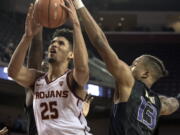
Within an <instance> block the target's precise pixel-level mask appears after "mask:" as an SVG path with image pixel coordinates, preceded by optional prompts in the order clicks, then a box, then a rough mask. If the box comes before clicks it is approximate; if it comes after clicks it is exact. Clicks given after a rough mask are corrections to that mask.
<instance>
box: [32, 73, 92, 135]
mask: <svg viewBox="0 0 180 135" xmlns="http://www.w3.org/2000/svg"><path fill="white" fill-rule="evenodd" d="M68 73H69V72H68ZM68 73H66V74H64V75H63V76H61V77H59V78H57V79H56V80H54V81H53V82H48V81H47V75H44V76H42V77H40V78H39V79H37V81H36V82H35V86H34V87H35V88H34V99H33V109H34V116H35V120H36V126H37V130H38V135H90V133H88V132H89V127H87V121H86V119H85V117H84V115H83V113H82V103H83V101H82V100H80V99H79V98H77V97H76V96H75V94H74V93H73V92H72V91H71V90H70V88H69V87H68V83H67V75H68Z"/></svg>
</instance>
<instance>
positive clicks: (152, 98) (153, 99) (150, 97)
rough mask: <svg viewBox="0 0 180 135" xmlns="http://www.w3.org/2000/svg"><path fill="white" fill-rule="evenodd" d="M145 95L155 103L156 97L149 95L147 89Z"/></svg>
mask: <svg viewBox="0 0 180 135" xmlns="http://www.w3.org/2000/svg"><path fill="white" fill-rule="evenodd" d="M145 96H146V97H147V98H148V99H149V100H150V101H151V103H153V104H155V98H154V97H152V96H149V94H148V92H147V91H146V95H145Z"/></svg>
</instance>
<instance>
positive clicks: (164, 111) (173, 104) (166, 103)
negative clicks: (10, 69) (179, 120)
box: [159, 96, 179, 115]
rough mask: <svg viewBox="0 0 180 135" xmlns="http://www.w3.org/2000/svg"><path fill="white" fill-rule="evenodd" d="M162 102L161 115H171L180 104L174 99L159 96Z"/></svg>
mask: <svg viewBox="0 0 180 135" xmlns="http://www.w3.org/2000/svg"><path fill="white" fill-rule="evenodd" d="M159 98H160V101H161V112H160V115H170V114H172V113H174V112H175V111H176V110H178V108H179V102H178V100H177V99H176V98H174V97H166V96H159Z"/></svg>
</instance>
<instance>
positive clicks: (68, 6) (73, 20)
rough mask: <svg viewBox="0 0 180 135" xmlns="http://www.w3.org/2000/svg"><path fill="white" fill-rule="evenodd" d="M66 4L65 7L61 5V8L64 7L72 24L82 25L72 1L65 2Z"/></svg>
mask: <svg viewBox="0 0 180 135" xmlns="http://www.w3.org/2000/svg"><path fill="white" fill-rule="evenodd" d="M64 2H65V5H63V4H61V7H63V8H64V9H65V10H66V11H67V12H68V15H69V19H70V21H71V23H72V24H77V25H80V23H79V19H78V16H77V13H76V9H75V7H74V4H73V2H72V1H71V0H65V1H64Z"/></svg>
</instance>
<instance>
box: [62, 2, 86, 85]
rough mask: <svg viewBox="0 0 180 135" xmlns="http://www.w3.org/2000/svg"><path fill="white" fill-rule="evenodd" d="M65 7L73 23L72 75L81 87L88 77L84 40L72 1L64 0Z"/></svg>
mask: <svg viewBox="0 0 180 135" xmlns="http://www.w3.org/2000/svg"><path fill="white" fill-rule="evenodd" d="M65 2H66V5H67V7H65V6H63V5H62V6H63V7H64V8H65V9H66V10H67V11H68V14H69V19H70V21H71V23H72V25H73V31H74V34H73V36H74V37H73V39H74V41H73V42H74V43H73V44H74V48H73V53H74V70H73V77H74V79H75V81H76V82H77V83H78V85H80V86H81V87H83V86H84V85H85V84H86V83H87V81H88V79H89V68H88V53H87V49H86V46H85V41H84V38H83V35H82V32H81V27H80V23H79V20H78V16H77V13H76V10H75V7H74V5H73V3H72V1H69V0H66V1H65Z"/></svg>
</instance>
